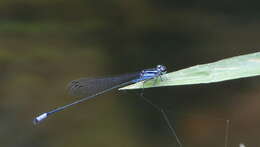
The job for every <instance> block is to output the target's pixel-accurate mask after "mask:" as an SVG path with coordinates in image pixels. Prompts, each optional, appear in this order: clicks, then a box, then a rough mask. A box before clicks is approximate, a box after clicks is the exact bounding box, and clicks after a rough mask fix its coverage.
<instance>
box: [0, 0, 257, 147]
mask: <svg viewBox="0 0 260 147" xmlns="http://www.w3.org/2000/svg"><path fill="white" fill-rule="evenodd" d="M259 5H260V2H259V1H257V0H252V1H250V2H249V1H244V0H236V1H224V0H219V1H207V0H196V1H174V0H162V1H155V0H125V1H123V0H121V1H119V0H110V1H101V0H97V1H94V0H92V1H91V0H74V1H65V0H52V1H46V0H27V1H20V0H12V1H7V0H5V1H1V2H0V69H1V70H0V75H1V76H0V81H1V89H0V98H1V103H0V114H1V115H0V116H1V117H0V145H1V146H3V147H35V146H37V147H72V146H73V147H74V146H76V147H81V146H91V147H101V146H106V147H159V146H163V147H173V146H176V147H177V146H178V144H177V143H176V140H175V138H174V137H172V136H171V135H170V131H169V129H168V128H167V125H166V123H165V122H164V120H163V118H162V115H161V114H160V113H159V112H158V111H156V110H155V109H154V108H153V107H151V106H150V105H149V104H147V103H145V102H144V101H143V100H142V99H141V98H140V96H139V95H140V91H138V90H137V91H127V92H118V91H117V90H115V91H113V92H110V93H107V94H105V95H102V96H99V97H97V98H96V99H92V100H89V101H88V102H85V103H83V104H80V105H77V106H75V107H72V108H70V109H68V110H66V111H64V112H61V113H58V114H57V115H55V116H53V117H51V118H49V119H48V120H46V121H44V122H43V123H42V124H40V125H37V126H34V125H33V124H32V119H33V118H34V117H35V116H37V115H38V114H40V113H42V112H46V111H49V110H51V109H53V108H56V107H58V106H61V105H64V104H67V103H70V102H72V101H74V100H76V99H77V98H75V97H70V96H69V95H68V94H67V90H66V85H67V83H68V82H69V81H71V80H73V79H77V78H79V77H95V76H110V75H116V74H121V73H127V72H134V71H140V70H142V69H144V68H150V67H154V66H155V65H157V64H163V65H166V66H167V67H168V71H169V72H171V71H176V70H179V69H182V68H186V67H190V66H193V65H196V64H202V63H209V62H213V61H216V60H220V59H223V58H226V57H232V56H237V55H241V54H247V53H253V52H256V51H258V49H259V45H260V42H259V36H260V28H259V25H260V19H259V18H260V9H259ZM259 82H260V78H259V77H254V78H246V79H241V80H232V81H227V82H222V83H215V84H205V85H191V86H178V87H162V88H153V89H146V90H145V91H144V94H145V96H146V97H147V98H149V99H150V100H152V101H153V102H154V103H155V104H157V105H160V106H161V107H162V108H164V109H166V112H167V114H168V116H169V118H170V121H171V122H172V124H173V125H174V127H175V129H176V132H177V134H178V136H179V138H180V140H181V142H182V143H183V146H184V147H224V144H225V141H224V139H225V136H226V135H225V134H226V133H225V128H226V126H227V124H226V120H230V128H229V139H228V147H231V146H232V147H235V146H236V147H237V146H239V143H244V144H245V145H246V146H248V147H256V146H259V145H260V141H259V135H260V133H259V132H260V114H259V112H260V92H259V90H260V86H259Z"/></svg>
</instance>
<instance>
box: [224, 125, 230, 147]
mask: <svg viewBox="0 0 260 147" xmlns="http://www.w3.org/2000/svg"><path fill="white" fill-rule="evenodd" d="M229 126H230V120H226V130H225V147H228V139H229Z"/></svg>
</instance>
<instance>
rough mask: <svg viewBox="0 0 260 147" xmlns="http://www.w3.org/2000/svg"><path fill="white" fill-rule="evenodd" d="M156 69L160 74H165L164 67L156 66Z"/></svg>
mask: <svg viewBox="0 0 260 147" xmlns="http://www.w3.org/2000/svg"><path fill="white" fill-rule="evenodd" d="M156 69H157V70H158V71H160V72H166V67H165V66H163V65H157V66H156Z"/></svg>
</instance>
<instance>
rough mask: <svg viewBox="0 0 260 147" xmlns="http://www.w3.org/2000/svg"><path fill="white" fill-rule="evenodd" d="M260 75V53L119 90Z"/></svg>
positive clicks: (229, 59) (165, 76)
mask: <svg viewBox="0 0 260 147" xmlns="http://www.w3.org/2000/svg"><path fill="white" fill-rule="evenodd" d="M258 75H260V52H256V53H252V54H247V55H241V56H236V57H232V58H226V59H223V60H220V61H217V62H213V63H208V64H202V65H196V66H192V67H189V68H186V69H182V70H178V71H175V72H170V73H167V74H164V75H163V76H162V77H161V78H162V80H161V78H156V79H151V80H149V81H145V82H138V83H135V84H132V85H129V86H126V87H123V88H120V89H119V90H129V89H141V88H152V87H161V86H177V85H191V84H204V83H213V82H221V81H226V80H233V79H239V78H245V77H252V76H258Z"/></svg>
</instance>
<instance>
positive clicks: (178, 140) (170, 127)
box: [141, 95, 182, 147]
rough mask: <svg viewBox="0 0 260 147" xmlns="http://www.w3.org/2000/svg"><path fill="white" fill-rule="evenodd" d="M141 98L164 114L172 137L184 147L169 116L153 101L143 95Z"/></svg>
mask: <svg viewBox="0 0 260 147" xmlns="http://www.w3.org/2000/svg"><path fill="white" fill-rule="evenodd" d="M141 98H143V100H145V101H146V102H147V103H149V104H151V105H152V106H153V107H154V108H155V109H157V110H158V111H159V112H160V113H162V115H163V119H164V120H165V122H166V123H167V126H168V128H169V129H170V131H171V133H172V135H173V136H174V137H175V139H176V141H177V143H178V144H179V146H180V147H182V143H181V141H180V139H179V137H178V135H177V133H176V131H175V129H174V128H173V126H172V125H171V122H170V120H169V118H168V116H167V114H166V113H165V111H164V110H163V109H162V108H160V107H159V106H158V105H156V104H154V103H153V102H152V101H150V100H149V99H147V98H146V97H144V96H143V95H141Z"/></svg>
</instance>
